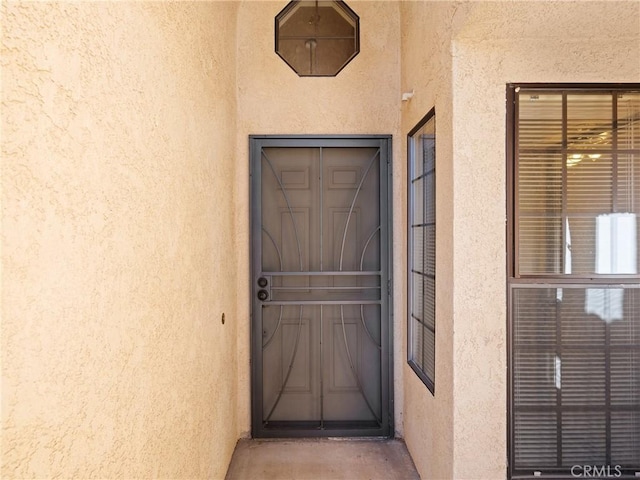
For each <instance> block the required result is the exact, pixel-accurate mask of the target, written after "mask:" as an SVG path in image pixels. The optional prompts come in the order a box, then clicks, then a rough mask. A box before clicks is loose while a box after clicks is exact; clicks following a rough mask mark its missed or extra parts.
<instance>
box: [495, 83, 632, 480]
mask: <svg viewBox="0 0 640 480" xmlns="http://www.w3.org/2000/svg"><path fill="white" fill-rule="evenodd" d="M507 103H508V108H509V111H508V119H509V126H508V145H509V146H510V147H509V149H508V154H509V159H508V161H509V165H508V171H509V178H510V186H509V226H508V232H509V255H508V258H509V284H508V287H509V335H510V338H509V340H510V341H509V372H510V373H509V470H510V476H511V477H512V478H513V477H518V478H521V477H536V478H540V477H542V478H544V477H545V476H546V477H554V476H556V477H557V476H558V475H559V474H561V475H567V477H568V478H571V476H572V475H573V476H576V474H577V473H578V474H582V476H584V472H585V467H589V468H590V469H591V470H590V471H591V472H598V475H595V476H598V477H599V478H602V477H606V476H612V477H613V476H615V477H616V478H625V477H628V478H637V477H639V476H640V275H639V273H640V255H639V254H638V239H639V237H640V235H639V233H640V231H639V230H640V221H638V214H639V213H640V85H630V86H628V87H618V86H616V87H615V88H613V87H611V86H603V87H596V86H591V85H589V86H584V87H583V86H565V85H560V86H548V87H547V86H540V85H510V86H509V88H508V102H507ZM594 469H595V470H594ZM603 472H604V473H603ZM607 472H609V473H607ZM609 474H610V475H609Z"/></svg>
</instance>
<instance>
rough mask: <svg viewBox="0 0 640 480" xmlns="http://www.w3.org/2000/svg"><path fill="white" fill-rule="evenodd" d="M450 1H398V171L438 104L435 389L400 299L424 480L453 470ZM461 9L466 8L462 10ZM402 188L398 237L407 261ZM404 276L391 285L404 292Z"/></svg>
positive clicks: (408, 394) (412, 428)
mask: <svg viewBox="0 0 640 480" xmlns="http://www.w3.org/2000/svg"><path fill="white" fill-rule="evenodd" d="M460 8H461V7H460V6H459V5H457V4H455V3H451V2H402V4H401V15H402V23H401V31H402V91H403V92H411V91H413V92H414V95H413V97H412V98H411V99H410V100H409V101H407V102H406V103H404V104H403V109H402V135H403V136H404V137H403V142H402V147H403V151H402V159H401V161H402V162H403V170H402V176H403V178H406V134H407V133H408V132H409V131H410V130H411V129H412V128H413V127H414V126H415V125H416V124H417V123H418V122H419V121H420V120H421V119H422V118H423V117H424V116H425V115H426V114H427V112H429V110H431V108H433V107H435V109H436V195H437V199H436V225H437V238H436V272H437V281H436V319H437V324H436V364H435V372H436V373H435V394H434V395H432V394H431V392H429V390H428V389H427V387H426V386H425V385H424V384H423V383H422V382H421V381H420V379H419V378H418V377H417V376H416V374H415V373H414V372H413V371H412V370H411V369H410V368H409V366H408V365H407V363H406V358H407V352H406V341H404V339H406V338H407V336H406V325H407V322H406V318H407V315H408V313H407V305H406V304H407V302H406V300H404V298H403V300H402V305H401V306H402V308H403V315H402V317H401V318H402V320H401V323H402V326H403V335H402V337H401V338H402V339H403V350H402V351H403V353H402V356H403V365H404V370H405V373H404V378H405V382H404V419H405V426H404V437H405V442H406V444H407V447H408V449H409V451H410V452H411V455H412V457H413V460H414V463H415V464H416V468H417V469H418V471H419V472H420V475H421V476H422V478H425V479H427V478H452V475H453V448H454V445H453V402H454V399H453V369H454V365H453V311H452V306H453V292H454V279H453V270H452V269H453V249H452V247H453V196H452V195H451V191H452V189H453V161H452V146H453V136H452V128H453V127H452V122H453V120H454V119H453V117H452V102H453V98H452V89H451V51H450V48H449V45H450V44H451V29H452V26H453V24H454V22H455V21H456V18H458V17H459V16H460V15H461V13H460V12H459V11H458V10H459V9H460ZM462 10H464V9H462ZM405 211H406V187H405V185H404V184H403V204H402V209H401V210H399V211H396V214H397V215H399V216H400V217H401V219H402V222H403V227H402V234H403V237H402V243H401V244H398V245H397V246H396V247H397V248H398V249H400V248H401V247H402V251H403V262H404V264H406V258H407V257H406V255H407V252H406V243H407V240H406V228H407V227H406V214H405V213H404V212H405ZM406 284H407V279H406V274H404V275H403V277H402V278H401V281H400V282H398V283H397V284H396V285H397V286H398V287H399V286H400V285H402V287H403V292H404V293H405V295H406Z"/></svg>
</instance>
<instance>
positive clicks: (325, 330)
mask: <svg viewBox="0 0 640 480" xmlns="http://www.w3.org/2000/svg"><path fill="white" fill-rule="evenodd" d="M389 148H390V139H389V138H388V137H365V138H345V137H340V138H325V137H251V174H252V225H251V228H252V252H253V253H252V255H253V258H252V294H253V302H252V375H253V377H252V404H253V405H252V416H253V418H252V422H253V434H254V436H292V435H295V436H324V435H326V436H336V435H391V433H392V422H391V417H390V410H391V408H390V403H391V402H390V386H391V383H390V382H391V375H390V365H391V363H390V351H391V350H390V322H389V298H390V291H389V290H390V288H389V285H390V283H389V259H390V251H389V250H390V249H389V247H390V243H389V233H390V232H389V219H388V198H389V182H388V159H389Z"/></svg>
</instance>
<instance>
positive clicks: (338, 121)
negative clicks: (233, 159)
mask: <svg viewBox="0 0 640 480" xmlns="http://www.w3.org/2000/svg"><path fill="white" fill-rule="evenodd" d="M348 3H349V5H350V6H351V8H353V10H354V11H355V12H356V13H357V14H358V15H359V16H360V54H359V55H358V56H357V57H355V59H354V60H352V61H351V63H349V65H347V66H346V67H345V68H344V69H343V70H342V71H341V72H340V73H339V75H338V76H336V77H329V78H309V77H307V78H301V77H298V76H297V75H296V73H295V72H294V71H293V70H291V68H290V67H289V66H288V65H287V64H286V63H284V62H283V61H282V59H281V58H280V57H278V55H276V53H275V52H274V21H273V19H274V17H275V16H276V15H277V14H278V12H279V11H280V10H281V9H282V8H283V6H284V5H286V3H285V2H281V1H276V2H273V1H265V2H262V1H259V2H242V4H241V6H240V8H239V11H238V52H237V55H238V70H237V78H238V129H237V131H238V137H237V141H238V158H239V162H238V165H239V168H238V171H237V172H238V176H237V181H236V183H237V185H238V191H237V197H236V206H237V209H238V210H237V211H238V221H239V225H238V230H237V231H238V243H239V244H241V245H243V247H242V248H241V249H240V250H239V251H238V255H239V264H238V274H239V275H240V277H239V278H240V280H239V285H240V286H241V287H242V286H246V287H245V288H239V289H238V292H239V297H238V308H239V314H238V316H239V318H244V319H246V321H245V322H244V323H242V325H241V328H240V329H239V336H238V342H239V345H238V348H239V358H240V360H239V370H238V377H239V385H240V391H239V400H240V402H241V413H240V421H241V429H242V431H243V432H244V434H245V435H246V434H248V432H249V428H250V411H249V400H250V391H249V385H250V382H249V378H250V370H249V354H250V352H249V321H248V319H249V306H250V299H249V297H248V291H249V288H248V286H249V269H250V265H249V258H250V256H249V224H248V221H249V191H248V186H249V151H248V144H249V140H248V136H249V135H250V134H311V133H320V134H393V135H394V138H393V141H394V152H393V153H394V159H393V171H394V179H393V182H394V183H393V189H394V204H395V205H396V208H397V209H398V208H400V207H399V206H400V205H401V204H402V197H401V196H400V192H401V190H402V187H401V185H402V182H403V179H402V177H401V175H400V174H399V172H400V168H402V165H403V161H404V160H403V158H402V157H401V156H400V154H399V151H400V144H401V142H402V141H403V139H402V138H400V137H398V132H399V122H400V94H399V92H400V31H399V17H400V14H399V5H398V3H396V2H361V1H349V2H348ZM395 220H396V221H398V222H399V221H401V215H395ZM394 228H395V243H396V244H400V243H399V242H400V239H401V237H400V236H399V235H400V234H401V231H402V230H401V224H396V225H395V226H394ZM400 255H401V251H399V249H396V251H395V252H394V258H395V261H394V266H395V267H394V275H395V277H396V278H402V277H403V275H404V273H403V272H402V269H401V264H400V259H401V256H400ZM398 292H399V290H396V295H399V293H398ZM396 298H399V297H396ZM401 303H402V301H400V300H399V301H397V302H396V312H398V310H397V308H399V307H398V305H400V304H401ZM400 315H401V312H400V313H396V317H395V318H396V323H395V327H396V328H395V342H396V344H395V346H396V354H395V367H396V385H397V388H396V407H397V408H396V428H397V430H398V433H399V432H401V429H402V416H401V410H400V406H401V405H402V402H401V398H399V397H401V395H402V390H401V388H400V386H401V385H402V384H401V374H402V371H401V370H402V362H403V359H402V356H401V354H400V353H399V351H398V350H397V349H398V348H399V347H400V346H401V345H402V342H404V337H402V336H401V331H400V326H401V323H402V320H401V319H402V317H401V316H400Z"/></svg>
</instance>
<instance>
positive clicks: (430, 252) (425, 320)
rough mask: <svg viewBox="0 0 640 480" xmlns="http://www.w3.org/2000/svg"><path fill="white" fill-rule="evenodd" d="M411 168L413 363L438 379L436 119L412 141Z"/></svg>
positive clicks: (430, 379)
mask: <svg viewBox="0 0 640 480" xmlns="http://www.w3.org/2000/svg"><path fill="white" fill-rule="evenodd" d="M410 141H411V151H410V159H409V160H410V165H409V176H410V178H409V211H410V212H411V216H410V219H409V220H410V225H409V236H410V238H409V240H410V247H411V248H410V252H409V253H410V269H411V271H410V277H409V281H410V292H411V298H410V308H411V314H410V320H409V328H410V330H409V333H410V339H409V362H410V364H411V365H412V366H413V367H414V369H417V370H418V371H419V375H420V376H421V377H424V378H423V380H425V379H426V380H427V382H426V383H430V384H431V387H432V386H433V383H434V379H435V231H436V218H435V118H433V117H432V118H431V119H430V120H429V121H427V122H426V123H425V125H424V126H423V127H422V128H421V129H420V130H419V131H418V132H417V133H415V134H414V135H413V136H412V137H411V140H410Z"/></svg>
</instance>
